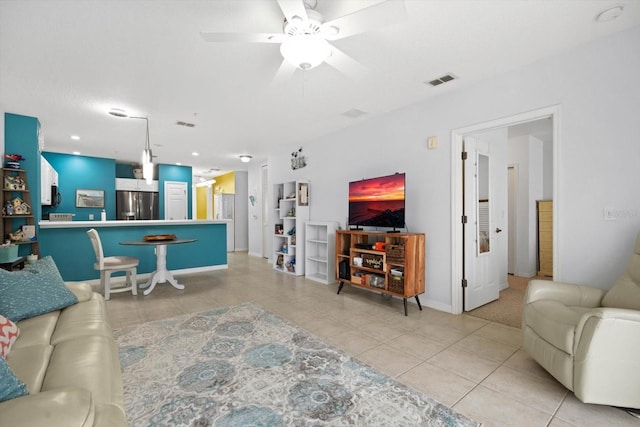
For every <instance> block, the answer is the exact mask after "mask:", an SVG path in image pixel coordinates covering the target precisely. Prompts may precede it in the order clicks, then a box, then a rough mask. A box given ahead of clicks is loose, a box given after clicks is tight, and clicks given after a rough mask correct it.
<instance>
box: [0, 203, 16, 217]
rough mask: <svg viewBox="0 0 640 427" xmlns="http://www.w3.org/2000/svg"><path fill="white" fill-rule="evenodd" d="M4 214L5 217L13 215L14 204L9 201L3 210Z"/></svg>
mask: <svg viewBox="0 0 640 427" xmlns="http://www.w3.org/2000/svg"><path fill="white" fill-rule="evenodd" d="M2 213H3V214H4V215H13V204H12V203H11V202H10V201H9V200H7V203H6V205H5V207H4V209H2Z"/></svg>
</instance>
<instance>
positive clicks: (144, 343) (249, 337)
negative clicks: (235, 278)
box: [115, 303, 478, 427]
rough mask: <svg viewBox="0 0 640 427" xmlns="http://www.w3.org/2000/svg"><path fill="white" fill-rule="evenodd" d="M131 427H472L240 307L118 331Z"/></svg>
mask: <svg viewBox="0 0 640 427" xmlns="http://www.w3.org/2000/svg"><path fill="white" fill-rule="evenodd" d="M115 336H116V341H117V342H118V345H119V346H120V360H121V363H122V369H123V381H124V396H125V410H126V413H127V417H128V419H129V422H130V423H131V425H132V426H197V427H205V426H343V425H362V426H473V425H478V424H477V423H474V422H473V421H471V420H469V419H467V418H465V417H464V416H462V415H460V414H457V413H455V412H454V411H453V410H451V409H449V408H447V407H446V406H443V405H441V404H439V403H437V402H435V401H434V400H432V399H431V398H429V397H427V396H425V395H424V394H422V393H420V392H417V391H415V390H413V389H411V388H409V387H407V386H405V385H403V384H401V383H399V382H398V381H396V380H395V379H393V378H390V377H388V376H386V375H384V374H381V373H379V372H377V371H375V370H374V369H372V368H371V367H369V366H367V365H365V364H363V363H361V362H359V361H357V360H355V359H353V358H351V357H350V356H348V355H347V354H345V353H344V352H342V351H340V350H337V349H335V348H332V347H331V346H329V345H327V344H325V343H324V342H322V341H321V340H320V339H318V338H317V337H314V336H313V335H311V334H309V333H308V332H306V331H304V330H303V329H300V328H298V327H297V326H294V325H293V324H291V323H288V322H287V321H285V320H283V319H281V318H280V317H278V316H275V315H273V314H271V313H269V312H267V311H265V310H264V309H263V308H262V307H260V306H257V305H255V304H251V303H246V304H241V305H238V306H233V307H226V308H221V309H215V310H210V311H205V312H201V313H194V314H189V315H184V316H179V317H174V318H172V319H167V320H160V321H155V322H150V323H144V324H141V325H135V326H130V327H126V328H122V329H119V330H117V331H115Z"/></svg>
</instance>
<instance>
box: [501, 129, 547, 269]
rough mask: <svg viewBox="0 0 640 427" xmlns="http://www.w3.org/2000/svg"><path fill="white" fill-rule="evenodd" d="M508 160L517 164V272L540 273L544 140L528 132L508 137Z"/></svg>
mask: <svg viewBox="0 0 640 427" xmlns="http://www.w3.org/2000/svg"><path fill="white" fill-rule="evenodd" d="M508 147H509V149H508V152H509V160H508V162H509V164H511V165H518V169H517V170H518V186H517V201H516V206H517V208H516V210H517V217H518V220H517V224H518V225H517V230H516V241H517V242H518V243H517V246H518V247H517V248H516V257H515V265H514V274H515V275H516V276H521V277H533V276H535V275H536V274H537V270H538V269H537V264H538V263H537V251H538V243H537V241H538V239H537V204H536V201H537V200H542V199H543V183H544V177H543V171H544V166H543V143H542V141H540V140H539V139H537V138H534V137H532V136H529V135H525V136H519V137H515V138H510V139H509V145H508Z"/></svg>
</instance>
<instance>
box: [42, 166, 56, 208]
mask: <svg viewBox="0 0 640 427" xmlns="http://www.w3.org/2000/svg"><path fill="white" fill-rule="evenodd" d="M53 187H56V188H57V187H58V172H57V171H56V170H55V169H54V168H53V167H52V166H51V164H50V163H49V162H48V161H47V159H45V158H44V157H43V156H40V189H41V193H40V204H41V205H45V206H51V205H52V204H55V200H54V199H55V197H56V191H54V190H53Z"/></svg>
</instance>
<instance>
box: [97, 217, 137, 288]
mask: <svg viewBox="0 0 640 427" xmlns="http://www.w3.org/2000/svg"><path fill="white" fill-rule="evenodd" d="M87 234H88V235H89V239H91V245H92V246H93V251H94V252H95V254H96V262H95V264H93V268H94V269H95V270H98V271H100V288H101V289H103V290H104V299H105V300H108V299H109V297H110V294H111V293H116V292H126V291H129V290H130V291H131V293H132V294H133V295H138V284H137V281H136V280H137V278H136V271H137V267H138V263H139V262H140V260H138V258H135V257H131V256H108V257H105V256H104V252H103V251H102V242H101V241H100V236H99V235H98V232H97V231H96V230H95V229H93V228H92V229H91V230H88V231H87ZM116 271H124V272H125V273H126V283H125V287H124V288H116V289H111V273H114V272H116Z"/></svg>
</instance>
